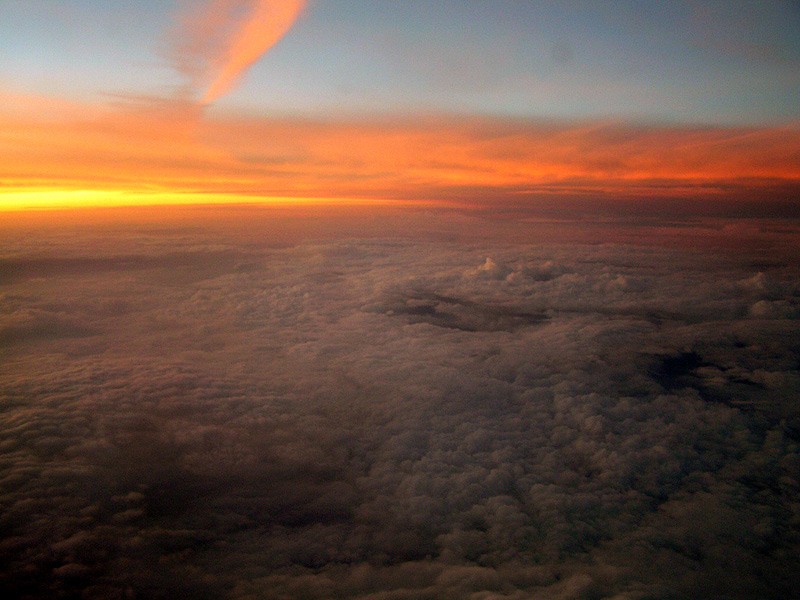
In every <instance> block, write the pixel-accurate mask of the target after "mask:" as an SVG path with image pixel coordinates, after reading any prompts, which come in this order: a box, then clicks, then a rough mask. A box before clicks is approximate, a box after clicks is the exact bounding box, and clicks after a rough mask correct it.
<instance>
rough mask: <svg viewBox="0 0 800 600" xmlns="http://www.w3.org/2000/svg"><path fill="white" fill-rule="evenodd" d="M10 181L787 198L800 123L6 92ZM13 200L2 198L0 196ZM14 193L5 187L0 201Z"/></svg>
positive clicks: (430, 196) (4, 142)
mask: <svg viewBox="0 0 800 600" xmlns="http://www.w3.org/2000/svg"><path fill="white" fill-rule="evenodd" d="M0 154H1V155H2V156H3V161H0V185H2V186H3V187H4V188H5V189H6V190H7V191H12V190H13V191H14V192H15V193H18V192H19V191H20V190H84V191H86V190H88V191H91V190H115V191H126V192H129V191H135V192H153V193H170V194H174V193H180V194H192V193H194V194H205V195H206V197H208V195H214V194H219V195H226V197H228V198H230V197H236V196H240V197H244V196H248V197H276V196H280V197H284V196H296V197H305V198H308V197H322V198H372V199H375V198H397V199H426V200H443V199H444V200H456V201H459V202H464V203H470V204H480V203H486V202H496V201H500V200H507V201H513V202H526V201H532V200H535V199H536V198H541V197H553V196H556V197H562V198H605V199H609V198H629V199H630V198H638V199H641V201H642V202H643V203H644V202H647V201H649V200H651V199H654V198H667V197H681V198H699V199H703V198H704V199H708V198H717V199H721V200H725V199H741V198H748V197H750V198H753V199H755V198H767V199H768V198H778V197H779V196H781V195H784V196H785V195H786V194H787V193H788V192H787V190H792V193H794V194H796V192H797V190H798V189H800V127H797V126H794V125H791V126H790V125H787V126H782V127H764V128H744V127H738V128H723V127H647V126H638V125H637V126H634V125H629V124H625V123H618V122H580V123H574V122H544V121H530V120H512V119H491V118H478V117H475V118H454V117H447V116H438V117H436V116H429V117H424V118H423V117H420V118H411V117H407V118H399V117H398V118H375V119H372V120H355V119H351V120H339V121H323V120H310V119H289V118H282V119H276V118H244V117H242V118H238V119H234V118H228V119H212V118H205V119H201V118H200V116H199V113H198V110H197V107H196V106H194V105H192V104H191V103H184V104H181V103H161V104H152V105H149V106H145V107H139V108H131V107H127V108H116V109H114V108H109V107H106V108H105V109H102V108H98V107H88V106H81V105H68V104H64V103H58V102H49V101H47V100H46V99H28V98H24V97H13V96H10V95H2V94H0ZM0 194H2V192H0ZM2 203H3V200H2V196H1V195H0V205H2Z"/></svg>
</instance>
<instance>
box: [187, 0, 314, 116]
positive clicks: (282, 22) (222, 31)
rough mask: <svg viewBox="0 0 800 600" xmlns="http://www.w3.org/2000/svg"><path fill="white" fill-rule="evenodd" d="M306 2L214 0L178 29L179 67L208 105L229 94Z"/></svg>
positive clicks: (297, 0)
mask: <svg viewBox="0 0 800 600" xmlns="http://www.w3.org/2000/svg"><path fill="white" fill-rule="evenodd" d="M305 4H306V3H305V0H211V1H210V2H207V3H206V4H205V5H204V6H203V7H202V8H201V9H200V10H199V11H196V12H191V13H187V14H185V15H183V16H182V17H181V18H180V19H179V24H178V27H177V28H176V29H175V30H173V37H174V40H173V56H172V59H173V61H174V63H175V66H176V68H177V69H178V70H179V71H181V72H182V73H184V74H186V75H188V76H189V77H190V79H191V85H192V88H193V91H194V92H202V96H201V102H202V103H203V104H208V103H211V102H214V101H215V100H218V99H219V98H221V97H222V96H224V95H225V94H227V93H228V92H230V91H231V90H232V89H233V88H234V87H235V86H236V84H237V83H238V82H239V81H240V79H241V77H242V76H243V75H244V73H245V71H247V69H248V68H250V67H251V66H252V65H253V64H254V63H255V62H256V61H257V60H258V59H259V58H260V57H261V56H262V55H263V54H264V53H265V52H267V51H268V50H269V49H270V48H272V47H273V46H274V45H275V44H276V43H277V42H278V41H279V40H280V39H281V38H282V37H283V36H284V35H285V34H286V32H287V31H289V29H291V27H292V25H293V24H294V23H295V21H296V20H297V18H298V17H299V15H300V13H301V11H302V10H303V8H304V7H305Z"/></svg>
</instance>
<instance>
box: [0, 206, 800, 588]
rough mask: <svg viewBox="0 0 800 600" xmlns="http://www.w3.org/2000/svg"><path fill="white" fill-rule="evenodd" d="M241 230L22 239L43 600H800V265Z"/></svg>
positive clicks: (17, 429) (705, 255) (28, 571)
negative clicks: (280, 239)
mask: <svg viewBox="0 0 800 600" xmlns="http://www.w3.org/2000/svg"><path fill="white" fill-rule="evenodd" d="M447 218H448V219H452V218H455V217H452V216H450V217H447ZM426 219H430V216H427V217H426ZM478 225H479V226H481V227H482V226H483V223H478ZM490 225H491V224H490ZM751 225H752V231H753V233H752V235H754V236H756V237H758V239H760V240H762V241H763V240H764V239H767V240H772V243H773V244H783V243H785V240H786V239H790V238H791V236H793V235H796V232H795V231H794V230H790V231H788V232H787V231H782V232H775V233H764V227H762V226H761V225H760V224H759V223H757V222H751ZM694 226H697V227H700V228H701V229H702V230H703V231H704V232H706V233H707V232H708V231H710V230H714V227H716V225H714V224H711V225H710V224H709V223H706V222H703V223H700V224H697V225H694V224H686V228H688V229H691V228H692V227H694ZM231 227H234V226H232V225H229V224H226V225H224V226H222V225H219V226H217V225H215V226H211V225H209V226H208V227H207V228H205V229H202V230H197V231H194V232H187V231H184V230H170V229H164V230H158V231H142V230H137V231H136V232H129V234H126V235H119V234H115V235H114V240H113V241H111V240H110V239H107V238H103V236H104V235H105V234H102V232H100V233H98V232H97V231H95V230H91V229H87V234H86V236H85V237H75V238H69V237H63V238H59V237H58V236H57V234H55V233H53V234H52V235H50V236H48V235H46V234H45V233H44V232H43V233H41V235H42V238H43V239H41V240H40V241H41V246H42V247H47V248H49V251H47V252H41V251H37V252H35V253H34V251H33V248H32V246H31V242H30V238H29V237H28V235H27V234H26V236H24V237H22V236H21V237H19V238H18V239H17V238H14V237H13V236H9V235H6V240H7V244H6V245H5V250H4V252H5V254H6V255H5V256H2V257H0V260H2V261H4V262H3V263H2V264H4V265H9V264H14V265H17V267H16V273H17V275H15V276H14V277H11V278H8V279H5V280H4V281H3V282H2V285H0V294H2V297H3V304H2V306H3V312H2V315H0V316H2V327H3V329H2V331H3V332H6V333H4V337H3V338H2V352H3V353H4V360H3V361H2V364H1V365H0V384H2V390H3V396H4V403H3V409H2V418H3V427H2V429H1V430H0V448H2V449H3V452H2V455H0V465H2V466H1V467H0V477H1V478H2V479H0V490H2V492H1V493H2V496H1V497H0V502H2V507H3V510H2V513H1V514H2V517H0V530H1V531H2V532H3V534H2V539H1V540H0V561H2V564H3V569H2V570H0V571H2V573H3V575H1V576H0V588H2V589H4V590H5V591H6V592H8V593H10V594H11V596H13V597H59V596H61V597H71V596H83V597H88V598H125V597H137V598H139V597H145V598H146V597H176V596H184V597H197V598H203V597H209V598H219V597H230V598H285V597H310V598H329V597H347V598H351V597H352V598H362V599H367V598H369V599H378V598H417V599H421V598H529V597H532V596H535V597H537V598H539V597H541V598H585V597H597V598H600V597H617V598H671V597H721V596H726V597H734V598H756V597H787V596H788V595H790V594H791V593H792V590H793V589H795V587H794V586H795V585H796V584H797V583H798V582H797V575H796V574H797V573H798V572H800V565H798V559H797V556H798V553H797V550H798V548H797V540H798V522H799V521H798V516H799V515H798V508H797V503H796V502H795V500H794V498H796V495H797V492H798V491H800V490H798V487H800V483H799V482H800V445H799V444H800V411H798V408H797V402H796V399H797V397H798V391H800V373H799V372H798V365H800V346H798V344H797V340H798V339H800V331H798V329H800V326H799V325H798V321H797V314H798V307H800V286H798V285H797V281H798V279H797V267H796V266H793V265H792V263H791V261H790V259H789V258H786V259H784V258H783V257H782V255H781V254H780V253H775V252H772V251H770V252H769V253H768V254H769V257H770V261H765V259H764V255H763V254H762V253H761V251H760V250H758V245H757V244H754V246H753V247H754V248H755V249H754V250H747V251H742V252H737V253H730V252H728V251H726V250H725V249H724V246H721V245H713V244H712V245H711V246H710V247H707V248H706V249H703V250H697V249H692V250H687V249H685V248H684V247H682V245H681V244H674V243H673V239H674V238H672V237H671V236H672V235H673V234H672V233H671V232H664V231H661V230H659V229H657V228H652V227H651V228H649V229H648V231H649V232H650V235H649V236H648V242H649V243H648V245H643V244H630V243H619V242H614V241H613V240H612V242H610V243H605V244H584V243H575V242H570V243H558V242H557V241H556V243H548V244H535V245H531V244H522V243H517V242H516V241H513V242H509V239H513V236H507V235H503V236H489V237H479V236H474V237H472V238H471V239H470V240H469V241H452V240H442V239H441V238H440V237H438V236H436V235H421V234H420V235H415V236H408V237H407V236H397V237H391V238H374V239H363V238H362V239H336V238H334V237H325V238H323V239H320V240H317V241H313V240H300V241H296V242H293V243H291V244H283V245H282V246H281V247H269V246H268V245H265V244H263V243H258V242H256V241H254V239H253V238H251V237H248V235H249V234H246V233H242V232H241V231H239V232H238V233H237V234H236V235H234V233H235V231H233V230H231V229H230V228H231ZM442 227H443V228H444V227H445V225H442ZM459 227H466V225H464V222H463V221H460V224H459ZM504 227H507V226H504ZM671 229H672V228H671ZM504 231H505V232H508V229H507V228H506V229H504ZM90 233H91V234H92V235H93V236H99V238H100V239H105V242H104V243H101V244H97V243H93V244H92V246H91V251H90V248H89V247H88V246H86V245H85V243H84V242H83V241H82V240H85V239H89V238H90V236H89V234H90ZM518 235H519V237H523V236H522V232H519V233H518ZM720 235H724V234H720ZM764 236H766V237H764ZM787 236H788V237H787ZM92 239H97V238H92ZM781 240H784V241H781ZM772 247H774V246H772ZM98 248H100V250H98ZM721 248H722V249H721ZM65 257H68V258H69V260H67V259H66V258H65ZM120 257H124V258H120ZM134 257H138V258H134ZM64 260H66V262H63V261H64ZM59 261H62V262H59ZM43 265H45V266H46V268H45V266H43ZM61 267H64V268H61ZM48 324H50V325H48ZM48 327H49V328H48ZM70 328H72V329H70ZM8 332H11V333H8ZM70 332H72V333H75V332H79V333H80V335H77V334H75V335H73V334H71V333H70Z"/></svg>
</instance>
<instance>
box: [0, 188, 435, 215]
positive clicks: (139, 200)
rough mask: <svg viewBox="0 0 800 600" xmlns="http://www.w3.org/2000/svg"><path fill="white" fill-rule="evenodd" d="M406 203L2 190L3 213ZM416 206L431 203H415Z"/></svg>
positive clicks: (107, 191)
mask: <svg viewBox="0 0 800 600" xmlns="http://www.w3.org/2000/svg"><path fill="white" fill-rule="evenodd" d="M406 203H407V202H404V201H402V200H387V199H377V198H333V197H293V196H250V195H241V194H223V193H207V192H200V193H194V192H163V191H159V192H136V191H127V190H49V189H48V190H41V189H23V190H18V189H17V190H10V191H0V212H13V211H27V210H60V209H65V208H104V207H107V208H111V207H126V206H176V205H200V204H252V205H267V206H320V205H342V206H373V205H402V204H406ZM414 204H417V205H419V204H430V203H425V202H422V203H421V202H415V203H414Z"/></svg>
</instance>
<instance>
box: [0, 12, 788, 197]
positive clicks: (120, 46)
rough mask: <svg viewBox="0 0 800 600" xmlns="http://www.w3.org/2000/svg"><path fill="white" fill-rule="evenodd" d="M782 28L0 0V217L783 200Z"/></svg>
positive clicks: (748, 18)
mask: <svg viewBox="0 0 800 600" xmlns="http://www.w3.org/2000/svg"><path fill="white" fill-rule="evenodd" d="M798 32H800V8H798V5H797V3H794V2H715V3H707V2H702V3H701V2H690V1H681V2H670V3H663V2H655V1H654V2H642V1H640V2H614V3H600V2H546V3H545V2H518V1H511V0H509V1H505V0H497V1H493V2H478V1H469V2H464V1H450V0H443V1H440V2H436V3H428V2H393V1H390V0H376V1H371V2H365V1H355V0H353V1H349V0H310V1H309V2H307V3H306V2H304V1H303V0H292V1H277V0H260V1H250V2H246V1H241V0H211V1H208V2H181V1H168V0H146V1H141V2H111V3H109V2H101V1H100V0H80V1H75V2H51V1H47V0H5V1H4V2H2V3H0V154H1V155H2V157H3V160H2V161H0V186H2V187H0V207H2V208H6V209H14V208H24V207H49V206H69V205H94V204H101V205H102V204H140V203H148V204H160V203H166V204H174V203H196V202H203V203H205V202H242V201H270V202H274V201H276V200H280V201H282V202H287V201H289V202H296V201H303V202H308V201H309V199H312V201H322V202H346V201H353V200H358V201H361V202H363V201H376V200H394V201H397V200H404V201H413V202H456V203H462V204H466V205H487V203H488V205H490V206H491V205H493V204H492V203H494V204H503V205H513V206H535V205H536V204H537V203H539V202H542V201H545V200H548V201H550V200H553V199H558V200H566V201H568V202H569V201H573V200H575V199H580V200H581V201H583V202H591V201H593V200H598V201H606V200H608V199H613V200H621V199H625V200H629V201H634V202H637V203H647V202H653V201H655V200H664V199H667V200H675V199H687V198H692V199H694V200H696V199H700V200H705V201H711V202H716V203H719V202H723V203H726V202H736V203H742V202H751V203H752V202H757V203H763V204H765V205H766V204H770V203H778V204H781V205H787V204H788V205H790V206H792V205H793V202H794V198H795V197H796V196H797V192H798V190H800V104H799V103H798V102H797V98H798V93H799V92H800V35H798ZM287 199H288V200H287Z"/></svg>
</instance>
